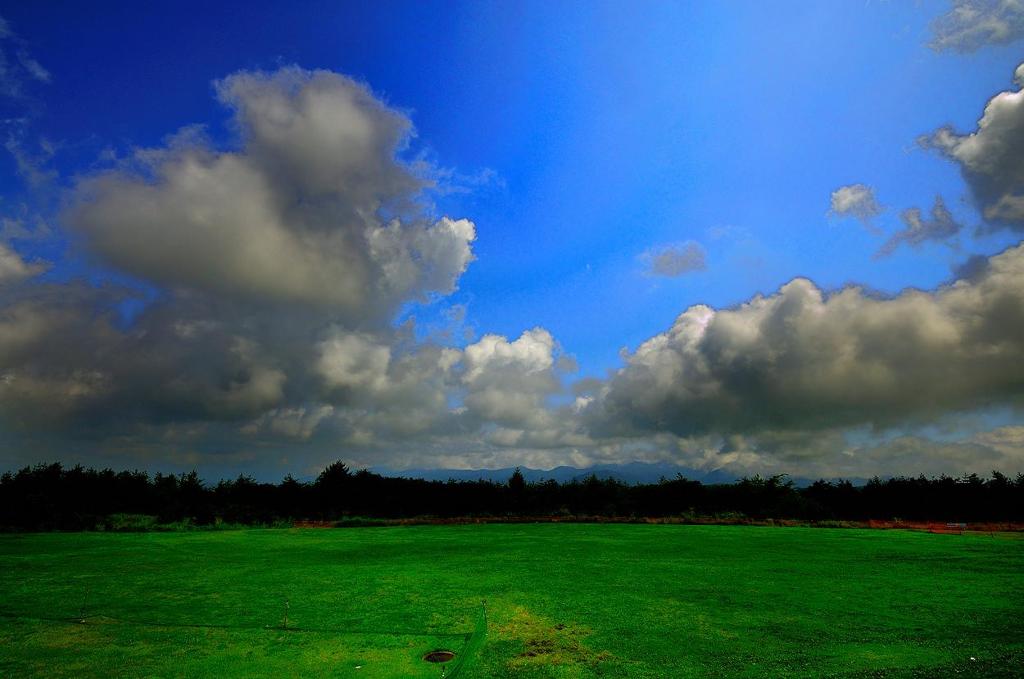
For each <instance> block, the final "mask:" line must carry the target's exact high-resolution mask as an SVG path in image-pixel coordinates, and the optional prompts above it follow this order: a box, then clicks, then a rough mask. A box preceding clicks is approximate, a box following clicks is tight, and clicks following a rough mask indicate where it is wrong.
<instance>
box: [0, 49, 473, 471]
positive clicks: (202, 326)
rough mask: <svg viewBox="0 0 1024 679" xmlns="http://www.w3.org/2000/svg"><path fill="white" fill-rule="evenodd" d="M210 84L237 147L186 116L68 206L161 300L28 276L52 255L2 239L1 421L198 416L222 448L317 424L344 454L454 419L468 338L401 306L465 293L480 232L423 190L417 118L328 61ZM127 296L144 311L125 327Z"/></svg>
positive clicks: (23, 231)
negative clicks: (219, 141) (354, 445)
mask: <svg viewBox="0 0 1024 679" xmlns="http://www.w3.org/2000/svg"><path fill="white" fill-rule="evenodd" d="M216 92H217V95H218V97H219V100H220V101H221V102H222V103H224V104H225V105H226V106H227V107H228V108H229V110H230V111H231V114H232V118H231V120H232V124H233V125H234V127H235V130H236V133H237V144H236V146H235V147H232V148H228V149H218V148H215V147H214V146H213V145H212V144H211V143H210V142H209V141H208V140H206V139H205V137H204V135H203V133H202V130H201V129H199V128H194V127H193V128H184V129H183V130H181V131H180V132H179V133H177V134H175V135H173V136H172V137H170V138H169V139H168V140H167V143H166V144H164V145H163V146H161V147H159V148H154V149H137V150H135V151H134V153H133V154H132V156H131V157H130V158H127V159H124V160H122V161H120V162H118V163H117V165H116V166H115V167H113V168H112V169H109V170H104V171H100V172H98V173H96V174H93V175H91V176H86V177H84V178H82V179H80V180H79V181H78V182H77V184H76V185H75V186H74V188H73V189H72V190H71V195H70V197H69V199H68V200H67V201H65V202H66V203H68V204H69V207H68V209H67V211H66V212H65V213H64V215H63V217H64V223H65V225H67V226H68V227H70V228H71V230H72V231H73V232H74V233H76V234H78V235H79V236H81V239H82V242H83V244H84V246H85V247H86V248H87V251H88V252H89V253H91V254H93V255H95V256H97V257H99V258H102V259H103V260H104V261H105V262H107V263H108V264H110V265H112V266H113V267H114V268H115V269H117V270H119V271H124V272H128V273H130V274H134V275H135V276H137V277H139V278H143V279H145V280H147V281H151V282H154V283H156V284H158V285H159V286H160V293H159V294H158V295H157V297H156V298H155V299H151V300H149V301H145V302H144V301H142V300H141V299H140V298H139V296H138V293H136V292H134V291H133V290H132V289H131V288H124V287H119V286H115V285H109V284H108V285H98V286H97V285H90V284H87V283H84V282H72V283H47V282H33V281H32V280H30V277H31V275H32V274H34V273H37V272H38V271H40V270H41V267H42V266H43V265H42V264H41V263H35V262H26V261H24V260H23V259H22V258H21V257H20V256H19V255H18V254H17V252H16V251H15V250H13V249H12V248H9V247H8V246H6V245H0V278H2V279H3V280H2V281H0V282H3V283H6V285H3V286H0V422H2V423H3V428H4V429H5V430H6V431H8V432H13V431H19V432H23V433H25V435H26V436H28V435H29V433H32V432H35V434H33V435H34V436H37V438H36V439H33V441H35V440H39V439H38V437H39V436H44V435H45V436H53V435H56V433H57V432H61V431H64V432H74V436H75V437H76V438H79V439H82V438H90V437H92V440H93V441H94V444H93V445H101V444H102V445H112V444H111V440H112V437H115V438H117V439H118V440H122V441H128V442H130V443H126V444H125V445H132V446H137V447H138V448H139V449H144V448H146V447H147V446H152V445H157V444H159V443H160V442H161V441H163V440H164V439H163V437H164V434H165V433H166V432H169V431H171V430H176V431H177V430H181V429H182V427H188V428H190V429H195V428H196V427H202V428H204V431H207V433H208V434H207V440H208V441H209V445H210V446H217V447H219V448H221V449H224V448H227V449H236V450H237V449H238V448H239V447H244V446H246V445H249V444H250V442H251V443H252V444H253V445H263V443H266V442H267V441H275V440H298V441H310V442H313V443H316V442H317V441H318V436H319V437H320V439H319V442H320V444H321V445H323V446H325V447H330V448H331V449H332V450H335V452H336V448H337V446H339V445H342V446H344V445H346V444H347V442H358V443H359V444H360V445H363V444H365V445H372V444H375V443H376V442H377V441H379V440H381V439H384V438H389V439H391V440H394V439H397V438H401V437H403V436H410V435H413V434H414V433H415V432H429V431H433V430H435V429H436V430H437V431H441V430H443V429H444V428H445V427H450V426H452V425H451V423H450V420H451V419H452V416H451V413H450V410H451V408H450V404H449V403H448V400H447V399H448V392H447V389H449V384H450V383H451V382H452V381H453V379H454V378H452V377H451V375H450V373H451V370H452V367H453V365H454V364H455V363H456V362H457V361H458V360H459V358H460V357H461V352H459V351H458V350H455V349H446V348H443V347H438V346H435V345H432V344H429V343H428V344H415V343H410V340H409V339H408V338H406V337H405V335H404V334H403V333H402V332H401V331H397V330H395V329H394V328H392V326H391V320H392V318H393V317H394V314H395V312H396V310H397V309H398V308H399V306H401V305H403V304H407V303H409V302H413V301H429V300H430V299H431V297H432V296H434V295H444V294H448V293H450V292H452V291H454V290H455V288H456V286H457V281H458V278H459V277H460V276H461V274H462V272H463V271H464V270H465V268H466V267H467V266H468V264H469V263H470V261H472V259H473V253H472V249H471V244H472V241H473V240H474V238H475V235H476V234H475V228H474V225H473V224H472V222H470V221H468V220H465V219H453V218H449V217H440V218H437V217H433V216H431V214H430V211H429V209H428V205H427V203H426V202H425V201H424V200H422V199H421V194H422V192H423V191H424V190H427V189H429V187H430V179H429V174H430V167H429V166H427V165H426V164H424V163H423V162H419V163H417V166H416V168H415V170H414V169H413V168H412V167H410V165H409V164H407V163H405V162H403V161H402V160H401V158H400V156H401V153H402V151H403V149H404V147H405V145H406V144H407V143H408V142H409V140H410V138H411V135H412V126H411V123H410V121H409V120H408V118H407V117H406V116H404V115H403V114H401V113H398V112H397V111H394V110H393V109H391V108H389V107H388V106H386V105H385V104H384V103H383V102H381V101H380V100H379V99H377V98H375V97H374V96H373V95H372V93H371V92H370V91H369V90H368V89H367V88H366V87H364V86H363V85H360V84H358V83H356V82H354V81H352V80H350V79H348V78H345V77H343V76H340V75H337V74H334V73H329V72H325V71H304V70H301V69H297V68H285V69H281V70H279V71H277V72H274V73H248V72H243V73H238V74H235V75H233V76H230V77H228V78H226V79H224V80H222V81H220V82H218V83H217V84H216ZM3 229H4V234H5V235H6V236H7V237H9V238H26V237H30V236H32V235H33V234H34V233H35V231H38V229H36V230H33V231H30V230H28V228H27V227H26V226H25V225H24V224H23V223H22V222H20V221H16V220H5V222H4V225H3ZM126 304H136V305H139V304H141V305H142V307H143V308H142V310H141V311H140V312H138V313H137V314H136V315H134V316H133V319H132V321H131V323H127V324H126V323H125V322H124V319H123V318H122V316H121V310H122V309H123V308H124V305H126ZM214 432H216V433H214ZM115 433H116V436H115ZM26 440H27V439H26ZM102 442H106V443H102ZM168 445H170V444H168Z"/></svg>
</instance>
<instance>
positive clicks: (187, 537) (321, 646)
mask: <svg viewBox="0 0 1024 679" xmlns="http://www.w3.org/2000/svg"><path fill="white" fill-rule="evenodd" d="M0 585H2V589H0V591H2V592H3V600H2V601H0V613H2V614H3V617H0V676H3V677H31V676H46V677H78V678H81V677H114V676H127V677H177V676H184V677H230V676H237V677H289V676H290V677H366V678H369V677H440V676H442V672H444V673H446V675H447V676H448V677H451V676H459V677H513V676H514V677H666V678H673V679H674V678H681V677H734V676H736V677H821V676H837V677H882V676H884V677H890V676H891V677H905V676H920V677H942V676H976V677H998V676H1004V677H1005V676H1024V540H1020V539H1013V538H1011V537H1006V536H997V537H993V536H990V535H966V536H958V535H929V534H925V533H912V532H903V531H868V530H842V529H808V528H766V527H743V526H735V527H734V526H679V525H676V526H672V525H582V524H528V525H466V526H416V527H396V528H362V529H333V530H332V529H325V530H308V529H307V530H269V529H267V530H239V531H205V532H199V531H197V532H181V533H135V534H109V533H108V534H104V533H79V534H37V535H3V536H0ZM286 599H287V601H288V609H287V612H288V628H287V629H284V628H283V624H284V620H283V618H284V613H285V605H284V602H285V600H286ZM484 600H486V621H485V620H484V617H483V612H482V604H481V602H482V601H484ZM78 619H82V620H84V622H79V621H78ZM436 649H450V650H453V651H455V652H456V653H457V654H458V655H457V659H456V660H455V661H453V662H451V663H448V664H447V665H444V666H442V665H436V664H429V663H426V662H424V661H423V660H422V659H421V658H422V656H423V655H424V654H425V653H427V652H429V651H432V650H436Z"/></svg>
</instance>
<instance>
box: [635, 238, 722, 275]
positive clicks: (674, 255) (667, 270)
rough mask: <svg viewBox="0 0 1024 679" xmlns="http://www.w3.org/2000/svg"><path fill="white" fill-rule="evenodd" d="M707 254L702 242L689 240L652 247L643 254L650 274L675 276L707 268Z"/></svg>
mask: <svg viewBox="0 0 1024 679" xmlns="http://www.w3.org/2000/svg"><path fill="white" fill-rule="evenodd" d="M706 259H707V256H706V254H705V253H704V248H702V247H701V246H700V243H695V242H694V241H687V242H685V243H673V244H670V245H662V246H659V247H656V248H651V249H650V250H647V251H646V252H644V253H643V255H641V260H642V261H643V263H644V268H645V269H646V271H647V274H648V275H650V276H666V277H669V278H675V277H678V276H682V275H684V274H688V273H692V272H694V271H704V270H705V269H707V268H708V267H707V261H706Z"/></svg>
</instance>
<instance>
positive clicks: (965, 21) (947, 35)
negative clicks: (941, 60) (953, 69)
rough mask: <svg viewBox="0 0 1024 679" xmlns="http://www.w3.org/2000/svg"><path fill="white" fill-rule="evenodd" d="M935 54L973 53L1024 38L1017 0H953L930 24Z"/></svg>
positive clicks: (1023, 7)
mask: <svg viewBox="0 0 1024 679" xmlns="http://www.w3.org/2000/svg"><path fill="white" fill-rule="evenodd" d="M932 33H933V34H934V37H933V38H932V41H931V43H930V46H931V48H932V49H934V50H936V51H939V52H941V51H945V50H952V51H954V52H961V53H968V52H974V51H976V50H978V49H980V48H982V47H984V46H986V45H1001V44H1006V43H1009V42H1013V41H1014V40H1019V39H1020V38H1021V37H1024V2H1022V1H1021V0H953V2H952V7H951V8H950V10H949V11H948V12H947V13H946V14H943V15H942V16H940V17H939V18H938V19H936V20H935V21H934V22H932Z"/></svg>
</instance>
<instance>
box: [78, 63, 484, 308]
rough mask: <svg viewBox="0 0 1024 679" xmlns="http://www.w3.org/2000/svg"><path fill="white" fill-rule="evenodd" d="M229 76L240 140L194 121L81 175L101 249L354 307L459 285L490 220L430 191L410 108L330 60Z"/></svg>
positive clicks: (141, 269)
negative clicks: (229, 140)
mask: <svg viewBox="0 0 1024 679" xmlns="http://www.w3.org/2000/svg"><path fill="white" fill-rule="evenodd" d="M216 91H217V93H218V97H219V100H220V102H221V103H222V104H224V105H226V106H228V107H229V108H230V109H231V111H232V113H233V121H234V125H235V126H236V128H237V131H238V136H239V140H240V142H239V143H240V148H239V149H237V150H232V151H221V150H216V149H212V148H210V145H209V144H208V143H206V142H205V141H203V139H202V136H201V135H198V134H196V133H195V131H194V130H187V131H186V132H185V133H184V134H180V135H178V136H177V137H175V138H172V139H171V140H170V141H169V142H168V144H167V145H166V146H165V147H163V148H160V149H147V150H140V151H138V152H136V153H135V155H134V158H133V159H132V162H130V163H125V164H123V165H122V166H121V167H119V168H116V169H114V170H111V171H108V172H104V173H101V174H99V175H97V176H93V177H90V178H89V179H87V180H86V181H83V182H81V183H80V185H79V186H78V188H77V200H76V202H75V205H74V206H73V207H72V208H71V209H70V211H69V213H68V214H67V222H68V223H69V224H70V226H71V227H72V228H73V229H74V230H75V231H77V232H79V233H81V234H82V235H83V236H84V237H85V238H86V239H87V242H88V244H89V247H90V248H91V249H92V250H93V251H94V252H96V253H97V254H99V255H100V256H101V257H103V258H104V259H106V260H107V261H108V262H109V263H111V264H113V265H114V266H116V267H118V268H120V269H122V270H124V271H127V272H129V273H132V274H134V275H136V276H139V277H142V278H146V279H148V280H152V281H154V282H156V283H160V284H164V285H168V286H172V287H183V288H189V289H194V290H199V291H204V292H208V293H212V294H216V295H222V296H229V297H236V298H240V299H246V300H250V301H252V300H255V301H258V302H286V303H301V304H308V305H314V306H320V307H328V308H330V309H331V310H332V311H333V312H334V313H337V314H340V315H343V316H345V317H346V319H347V320H348V321H349V322H359V321H362V320H365V319H367V318H371V317H372V318H376V319H377V320H382V319H387V317H388V316H389V315H390V314H391V313H393V311H394V310H395V308H396V307H397V305H398V304H400V303H401V302H403V301H405V300H408V299H425V298H426V296H427V295H429V294H431V293H441V294H446V293H449V292H451V291H452V290H454V288H455V285H456V281H457V280H458V278H459V276H460V275H461V274H462V273H463V272H464V271H465V269H466V267H467V266H468V264H469V263H470V261H471V260H472V259H473V255H472V250H471V245H470V244H471V243H472V241H473V240H474V239H475V237H476V232H475V228H474V225H473V223H472V222H470V221H468V220H465V219H459V220H455V219H449V218H447V217H443V218H441V219H437V220H432V219H430V218H429V217H428V216H427V215H426V214H425V212H424V211H423V209H422V207H420V206H418V205H417V202H416V200H417V196H418V194H419V192H420V191H421V190H422V189H423V188H425V187H426V186H428V184H429V182H428V181H427V180H426V179H424V178H422V177H420V176H417V174H416V173H415V172H414V171H413V170H412V168H410V166H409V165H407V164H405V163H403V162H401V161H400V160H399V159H398V154H399V152H400V151H401V149H402V148H403V146H404V145H405V144H406V143H407V142H408V139H409V136H410V134H411V129H412V128H411V123H410V122H409V120H408V119H407V118H406V117H405V116H403V115H402V114H400V113H398V112H397V111H394V110H392V109H390V108H388V107H387V106H386V105H384V104H383V103H382V102H381V101H380V100H378V99H377V98H375V97H374V96H373V94H372V93H371V92H370V91H369V90H368V89H367V88H366V87H364V86H363V85H360V84H358V83H356V82H355V81H352V80H350V79H348V78H345V77H343V76H340V75H338V74H335V73H330V72H326V71H304V70H301V69H298V68H286V69H282V70H280V71H276V72H274V73H248V72H245V73H238V74H235V75H233V76H230V77H228V78H226V79H224V80H222V81H220V82H218V83H217V86H216ZM385 213H387V214H390V215H393V216H391V217H389V218H384V216H383V215H384V214H385Z"/></svg>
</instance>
